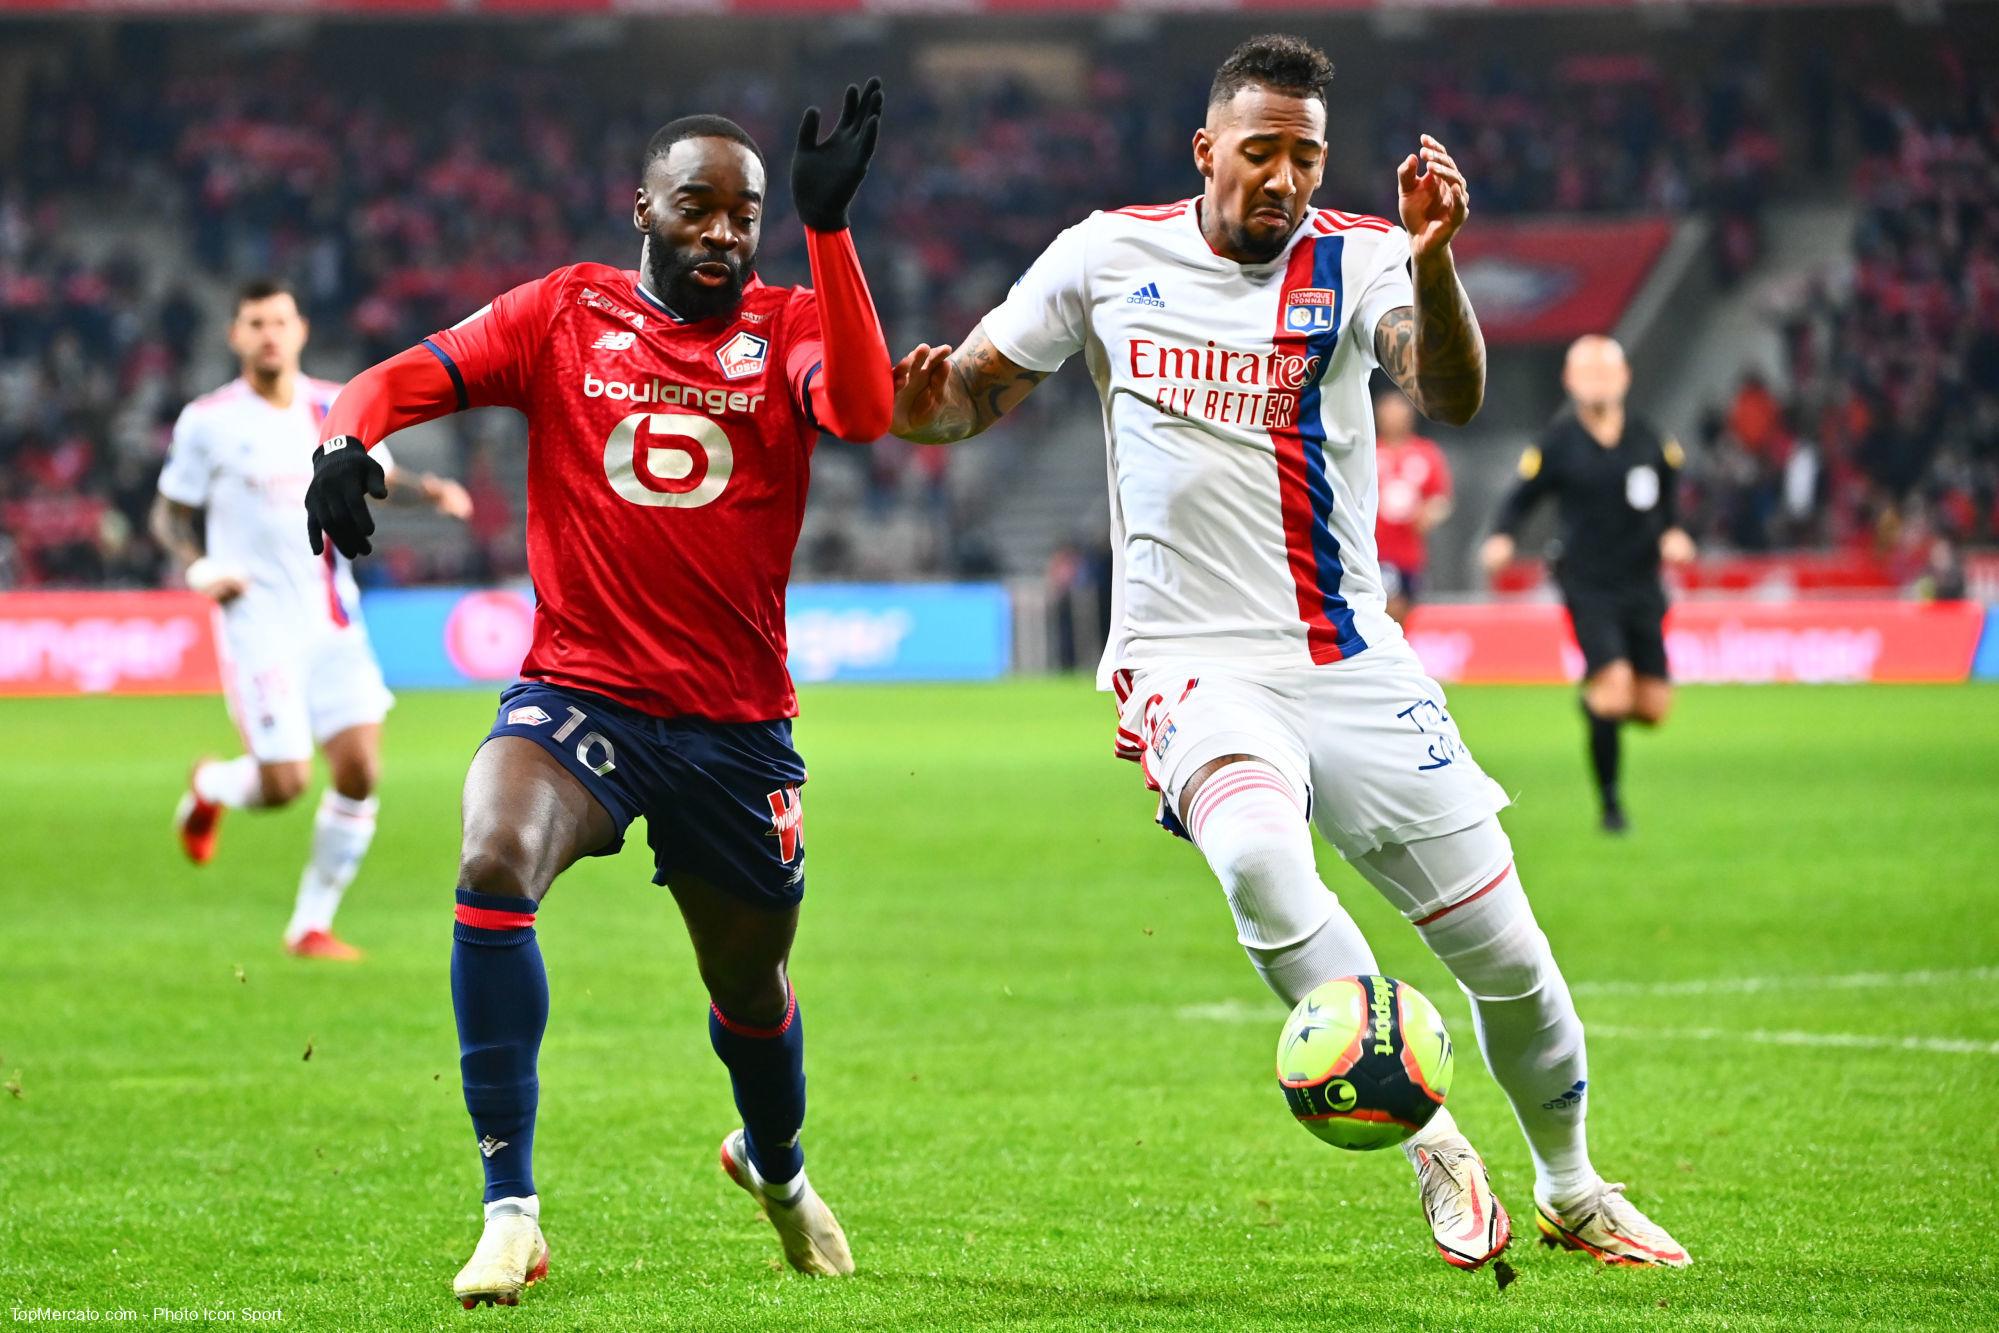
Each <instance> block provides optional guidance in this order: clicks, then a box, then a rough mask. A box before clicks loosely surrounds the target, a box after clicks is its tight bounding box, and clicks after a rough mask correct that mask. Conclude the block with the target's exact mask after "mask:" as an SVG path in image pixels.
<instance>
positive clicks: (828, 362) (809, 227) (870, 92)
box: [791, 79, 895, 444]
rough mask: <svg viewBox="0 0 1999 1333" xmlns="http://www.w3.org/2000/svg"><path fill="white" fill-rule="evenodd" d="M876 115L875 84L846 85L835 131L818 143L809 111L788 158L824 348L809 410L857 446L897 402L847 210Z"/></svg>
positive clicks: (883, 427)
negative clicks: (790, 156)
mask: <svg viewBox="0 0 1999 1333" xmlns="http://www.w3.org/2000/svg"><path fill="white" fill-rule="evenodd" d="M881 111H882V87H881V80H880V79H869V80H868V83H867V87H866V88H856V87H854V86H853V85H852V84H849V85H847V96H846V99H845V101H844V102H843V103H842V105H841V108H840V120H839V123H838V124H836V125H835V126H834V127H833V132H832V133H831V134H830V135H828V136H827V138H826V140H825V142H823V143H822V142H820V140H819V108H818V107H816V106H815V107H812V108H810V109H808V110H807V111H806V113H805V117H804V120H803V121H802V122H801V123H800V124H799V127H798V148H797V151H796V152H795V153H794V154H793V155H792V159H791V196H792V200H793V201H794V203H795V204H796V205H797V208H798V220H799V221H800V222H803V223H804V224H805V256H806V260H807V261H808V262H809V263H810V264H811V266H812V290H813V292H814V293H815V294H816V295H817V296H818V305H819V328H820V337H821V344H822V345H821V347H820V348H819V355H820V356H821V358H822V361H821V367H820V371H819V373H818V374H817V375H814V376H812V381H811V388H810V389H809V391H808V392H809V394H810V403H809V404H808V406H809V407H810V409H811V412H812V419H813V420H814V421H816V422H817V423H818V424H819V426H820V428H821V429H822V430H825V431H828V432H830V433H832V434H834V435H837V436H839V437H840V438H841V439H843V440H851V441H853V442H854V443H857V444H866V443H869V442H871V441H873V440H877V439H879V438H881V436H882V435H883V434H885V433H886V432H887V431H888V428H889V419H890V414H891V408H892V403H893V399H894V397H895V389H894V387H893V383H892V381H891V378H890V370H889V362H888V341H887V339H886V338H884V337H883V336H882V327H881V319H880V317H879V316H878V315H877V314H876V313H875V304H874V300H873V298H872V297H870V296H869V294H868V283H867V279H866V277H864V276H863V275H862V273H861V259H860V256H859V255H858V254H857V253H855V251H854V238H853V233H852V232H850V231H849V230H848V229H847V207H848V205H849V204H851V203H853V200H854V194H855V192H856V191H858V190H859V189H860V188H861V180H862V178H863V177H865V176H866V175H867V174H868V161H869V159H870V158H872V157H873V156H874V152H875V140H876V138H877V137H878V136H879V135H880V133H881Z"/></svg>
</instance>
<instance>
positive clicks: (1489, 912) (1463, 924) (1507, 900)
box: [1417, 872, 1566, 1002]
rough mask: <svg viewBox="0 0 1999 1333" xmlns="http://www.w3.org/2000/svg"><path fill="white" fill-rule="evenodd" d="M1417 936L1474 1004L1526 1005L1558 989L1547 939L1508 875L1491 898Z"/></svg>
mask: <svg viewBox="0 0 1999 1333" xmlns="http://www.w3.org/2000/svg"><path fill="white" fill-rule="evenodd" d="M1417 933H1418V934H1420V935H1421V936H1422V937H1423V942H1424V943H1425V944H1427V945H1429V946H1430V950H1431V952H1433V953H1435V954H1436V955H1437V958H1438V960H1439V961H1440V962H1442V963H1443V964H1444V966H1445V967H1446V968H1448V969H1450V973H1451V976H1452V977H1453V978H1455V979H1456V980H1457V983H1458V985H1460V986H1462V987H1463V988H1464V991H1465V993H1466V994H1467V995H1469V996H1471V997H1472V999H1474V1000H1485V1001H1493V1002H1504V1001H1510V1000H1526V999H1531V998H1534V997H1536V996H1541V995H1553V994H1554V993H1555V992H1556V991H1558V990H1561V989H1562V988H1561V987H1560V986H1559V984H1557V983H1559V982H1560V981H1561V971H1560V970H1559V969H1558V968H1557V967H1556V966H1555V954H1554V950H1553V949H1552V948H1550V947H1549V944H1548V936H1547V933H1546V932H1544V931H1543V930H1542V929H1541V925H1540V923H1539V922H1538V921H1536V920H1535V919H1534V912H1533V909H1532V908H1530V907H1529V906H1528V905H1527V896H1526V894H1525V893H1524V892H1522V891H1521V888H1520V882H1519V879H1518V878H1517V877H1516V876H1514V875H1513V874H1512V873H1511V872H1509V873H1508V875H1507V878H1506V882H1505V883H1503V884H1502V885H1501V887H1500V888H1499V889H1498V890H1496V891H1495V892H1494V893H1493V894H1492V895H1490V896H1488V897H1487V898H1484V899H1481V900H1479V901H1477V902H1469V903H1466V904H1464V905H1463V906H1462V907H1459V908H1456V909H1453V910H1451V911H1449V912H1446V913H1445V914H1444V915H1443V916H1441V917H1438V918H1436V919H1435V920H1433V921H1431V922H1430V923H1428V924H1425V925H1421V926H1418V927H1417ZM1563 993H1564V994H1566V992H1565V991H1564V992H1563Z"/></svg>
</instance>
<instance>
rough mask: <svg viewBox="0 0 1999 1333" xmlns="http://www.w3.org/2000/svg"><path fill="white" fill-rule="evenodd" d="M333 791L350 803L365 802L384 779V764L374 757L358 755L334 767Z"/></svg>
mask: <svg viewBox="0 0 1999 1333" xmlns="http://www.w3.org/2000/svg"><path fill="white" fill-rule="evenodd" d="M332 768H333V773H332V778H333V790H335V791H337V792H339V793H340V794H341V795H342V796H345V797H346V798H347V799H348V800H350V801H365V800H367V799H368V798H369V797H370V796H373V795H374V794H375V785H376V784H377V783H378V782H380V781H381V779H382V763H381V760H380V759H378V758H377V757H376V756H374V755H357V756H353V757H350V758H346V759H343V760H341V761H340V762H339V763H337V764H334V765H333V766H332Z"/></svg>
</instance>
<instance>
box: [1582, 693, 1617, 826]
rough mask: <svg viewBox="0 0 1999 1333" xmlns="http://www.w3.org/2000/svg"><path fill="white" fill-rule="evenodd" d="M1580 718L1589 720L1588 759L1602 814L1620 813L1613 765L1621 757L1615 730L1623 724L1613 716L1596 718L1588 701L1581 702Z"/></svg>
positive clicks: (1615, 769) (1615, 771) (1615, 773)
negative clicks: (1594, 779) (1594, 776)
mask: <svg viewBox="0 0 1999 1333" xmlns="http://www.w3.org/2000/svg"><path fill="white" fill-rule="evenodd" d="M1582 706H1583V717H1584V718H1585V719H1587V720H1588V722H1589V761H1590V767H1591V768H1593V769H1594V770H1595V771H1596V791H1597V796H1598V798H1599V799H1601V800H1602V802H1603V810H1604V813H1605V814H1610V813H1612V812H1613V811H1616V812H1619V813H1621V812H1622V807H1621V806H1620V805H1619V804H1618V800H1617V768H1618V761H1619V758H1620V756H1621V753H1622V751H1621V748H1620V746H1619V744H1618V729H1619V728H1620V727H1622V726H1623V725H1624V724H1623V723H1622V722H1620V721H1619V720H1618V719H1616V718H1610V717H1598V716H1597V715H1596V714H1595V713H1594V712H1592V711H1590V706H1589V700H1587V699H1584V700H1583V701H1582Z"/></svg>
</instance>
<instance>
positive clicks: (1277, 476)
mask: <svg viewBox="0 0 1999 1333" xmlns="http://www.w3.org/2000/svg"><path fill="white" fill-rule="evenodd" d="M1199 204H1200V201H1199V200H1198V199H1185V200H1182V201H1180V202H1179V203H1177V204H1161V205H1157V206H1153V207H1144V208H1127V209H1119V210H1117V211H1115V212H1108V213H1093V214H1091V215H1090V216H1089V217H1087V218H1085V219H1084V220H1083V221H1082V222H1080V223H1078V224H1077V225H1075V226H1073V227H1071V228H1069V229H1068V230H1067V231H1065V232H1063V233H1062V234H1061V235H1060V236H1058V237H1056V238H1055V240H1054V242H1053V243H1052V244H1051V245H1050V246H1049V247H1048V249H1047V250H1046V251H1045V252H1043V254H1042V255H1041V257H1040V258H1039V259H1037V260H1036V261H1035V262H1034V266H1033V267H1032V268H1030V269H1028V271H1027V272H1026V273H1025V274H1024V275H1023V276H1022V277H1021V279H1020V281H1019V282H1018V283H1016V284H1015V285H1014V289H1013V291H1012V293H1011V294H1010V295H1009V296H1008V297H1007V299H1006V300H1005V301H1004V302H1003V303H1002V304H1001V305H1000V306H999V307H998V308H997V309H995V310H994V311H993V312H992V313H991V314H989V315H987V316H986V318H985V321H984V323H983V326H982V327H983V328H984V330H985V335H986V337H987V338H989V339H990V340H991V341H992V344H993V346H994V347H996V348H998V349H999V351H1000V352H1001V353H1003V354H1004V355H1006V356H1007V357H1009V358H1011V359H1012V360H1014V361H1015V362H1017V363H1019V364H1020V365H1022V366H1025V367H1027V368H1029V369H1031V370H1042V371H1052V370H1054V369H1055V368H1056V367H1058V366H1060V365H1061V364H1062V363H1063V362H1064V361H1065V360H1067V359H1068V358H1069V357H1070V356H1072V355H1073V354H1075V353H1076V352H1079V351H1080V352H1082V353H1084V356H1085V359H1086V361H1087V363H1088V365H1089V367H1090V374H1091V376H1092V377H1093V378H1095V380H1096V382H1097V392H1098V394H1099V395H1100V396H1101V397H1102V399H1103V405H1104V436H1105V443H1106V445H1107V447H1108V449H1109V462H1110V485H1111V543H1112V549H1113V551H1114V553H1115V555H1116V573H1115V576H1114V581H1113V583H1114V586H1113V594H1112V597H1113V603H1112V617H1111V624H1112V632H1111V640H1110V643H1109V645H1108V647H1107V648H1106V650H1105V654H1104V662H1103V670H1102V673H1101V674H1100V679H1099V684H1107V683H1108V678H1109V675H1110V672H1111V671H1112V670H1113V669H1114V668H1117V667H1122V666H1131V667H1140V668H1142V667H1144V666H1145V665H1147V664H1149V663H1155V662H1163V661H1169V660H1181V661H1184V660H1188V659H1193V660H1197V661H1198V660H1203V659H1205V660H1218V659H1219V660H1226V661H1230V662H1236V661H1244V660H1250V661H1258V662H1263V663H1267V664H1270V665H1289V664H1306V663H1315V662H1316V663H1328V662H1337V661H1341V660H1343V659H1345V658H1350V657H1352V656H1353V655H1354V654H1356V653H1359V652H1363V651H1365V650H1366V649H1367V648H1369V647H1370V646H1376V647H1378V646H1381V645H1384V644H1392V645H1399V644H1400V643H1401V637H1402V636H1401V631H1400V630H1398V629H1397V628H1396V626H1395V623H1394V622H1393V621H1392V620H1390V619H1389V618H1388V616H1387V613H1386V611H1385V610H1384V605H1385V602H1384V598H1383V595H1382V589H1381V571H1380V567H1379V565H1378V563H1377V561H1376V557H1375V547H1374V515H1375V459H1374V411H1373V405H1372V402H1371V400H1370V397H1369V394H1368V374H1369V372H1370V371H1371V370H1373V369H1374V367H1375V357H1374V330H1375V326H1376V324H1378V323H1379V322H1380V320H1381V317H1382V316H1383V315H1384V314H1386V313H1387V312H1388V311H1390V310H1393V309H1395V308H1396V307H1397V306H1406V305H1412V304H1414V300H1415V297H1414V293H1413V291H1412V289H1411V287H1410V278H1409V260H1410V248H1409V234H1408V233H1407V232H1406V231H1404V230H1403V229H1402V228H1400V227H1398V226H1396V225H1394V224H1393V223H1390V222H1388V221H1386V220H1384V219H1382V218H1376V217H1362V216H1356V215H1354V214H1349V213H1340V212H1335V211H1331V210H1326V209H1312V210H1310V211H1309V212H1308V213H1307V214H1306V216H1305V220H1304V222H1303V223H1301V224H1300V226H1299V227H1298V230H1297V232H1296V233H1295V234H1294V235H1293V236H1292V238H1291V240H1290V242H1289V244H1287V245H1286V247H1285V249H1284V251H1283V253H1282V254H1280V255H1278V256H1277V258H1275V259H1273V260H1271V261H1270V262H1269V263H1267V264H1239V263H1236V262H1235V261H1234V260H1231V259H1225V258H1223V257H1221V256H1220V255H1217V254H1216V253H1215V252H1214V250H1213V249H1212V248H1211V247H1210V246H1209V245H1208V242H1207V240H1206V238H1205V237H1204V236H1203V235H1202V234H1201V227H1200V220H1199Z"/></svg>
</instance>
